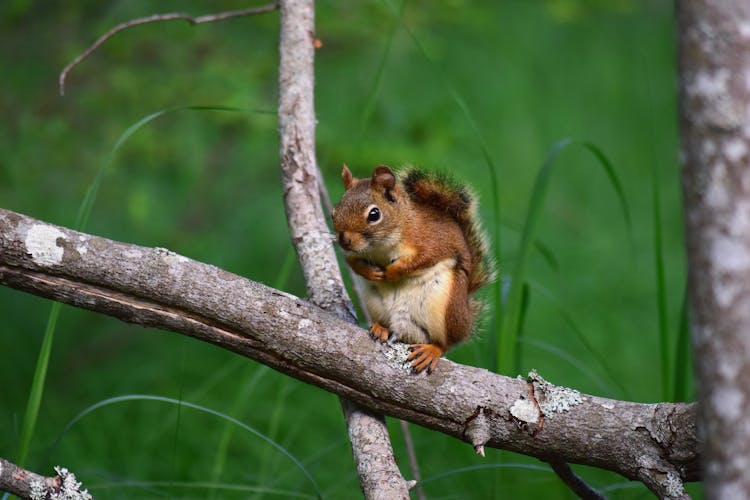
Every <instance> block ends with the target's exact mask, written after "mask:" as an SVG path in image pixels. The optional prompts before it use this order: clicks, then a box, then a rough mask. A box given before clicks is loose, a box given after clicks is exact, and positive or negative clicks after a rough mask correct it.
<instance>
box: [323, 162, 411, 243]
mask: <svg viewBox="0 0 750 500" xmlns="http://www.w3.org/2000/svg"><path fill="white" fill-rule="evenodd" d="M341 180H342V181H343V182H344V188H345V189H346V191H345V192H344V195H343V196H342V197H341V201H340V202H339V204H338V205H336V207H335V208H334V209H333V226H334V228H335V229H336V236H337V238H338V241H339V244H340V245H341V248H343V249H344V250H345V251H347V252H353V253H364V254H367V253H373V254H377V253H379V252H380V251H383V250H387V249H388V248H390V247H392V246H393V245H395V244H396V243H397V242H398V239H399V237H400V233H401V225H402V224H403V221H404V217H405V216H406V212H405V211H406V210H408V206H407V204H408V201H407V200H408V198H407V197H406V196H405V195H404V192H403V189H402V188H401V187H400V186H399V185H398V183H397V182H396V176H395V175H394V174H393V172H392V171H391V169H390V168H388V167H386V166H385V165H378V166H377V167H375V170H374V171H373V173H372V177H371V178H369V179H357V178H355V177H352V173H351V172H350V171H349V169H348V168H347V166H346V165H344V168H343V170H342V171H341Z"/></svg>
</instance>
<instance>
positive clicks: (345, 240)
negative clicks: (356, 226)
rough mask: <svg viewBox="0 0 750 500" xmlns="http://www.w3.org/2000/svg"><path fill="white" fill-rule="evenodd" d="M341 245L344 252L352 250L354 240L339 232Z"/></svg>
mask: <svg viewBox="0 0 750 500" xmlns="http://www.w3.org/2000/svg"><path fill="white" fill-rule="evenodd" d="M339 245H341V248H343V249H344V250H350V249H351V247H352V240H351V238H349V237H348V236H347V235H346V233H345V232H344V231H339Z"/></svg>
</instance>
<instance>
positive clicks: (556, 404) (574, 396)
mask: <svg viewBox="0 0 750 500" xmlns="http://www.w3.org/2000/svg"><path fill="white" fill-rule="evenodd" d="M528 380H529V381H531V382H536V383H538V384H539V389H540V390H541V397H540V396H537V400H539V409H540V410H541V411H542V414H543V415H544V416H547V417H549V416H552V415H554V414H556V413H563V412H566V411H569V410H570V409H571V408H573V407H574V406H577V405H579V404H581V403H582V402H583V396H581V393H580V392H578V391H576V390H575V389H570V388H568V387H560V386H557V385H554V384H550V383H549V382H547V381H546V380H544V379H543V378H542V376H541V375H539V374H538V373H537V372H536V370H531V371H530V372H529V376H528Z"/></svg>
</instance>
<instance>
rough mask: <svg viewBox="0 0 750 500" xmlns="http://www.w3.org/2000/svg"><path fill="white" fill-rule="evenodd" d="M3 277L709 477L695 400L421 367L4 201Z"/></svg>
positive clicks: (312, 317)
mask: <svg viewBox="0 0 750 500" xmlns="http://www.w3.org/2000/svg"><path fill="white" fill-rule="evenodd" d="M0 283H1V284H4V285H7V286H10V287H13V288H17V289H20V290H24V291H27V292H30V293H33V294H36V295H40V296H44V297H49V298H52V299H55V300H59V301H62V302H65V303H67V304H72V305H76V306H78V307H82V308H85V309H90V310H93V311H98V312H101V313H104V314H108V315H111V316H115V317H117V318H120V319H122V320H124V321H128V322H131V323H137V324H142V325H146V326H153V327H157V328H162V329H167V330H172V331H176V332H179V333H183V334H186V335H190V336H192V337H195V338H198V339H200V340H203V341H206V342H210V343H212V344H215V345H218V346H221V347H223V348H226V349H229V350H232V351H234V352H237V353H240V354H242V355H245V356H248V357H251V358H253V359H256V360H258V361H260V362H262V363H265V364H267V365H269V366H271V367H273V368H275V369H277V370H279V371H282V372H284V373H287V374H289V375H292V376H294V377H296V378H298V379H300V380H303V381H305V382H308V383H311V384H314V385H317V386H318V387H322V388H323V389H325V390H328V391H331V392H334V393H336V394H338V395H340V396H344V397H346V398H347V399H350V400H353V401H355V402H357V403H359V404H361V405H363V406H365V407H367V408H371V409H373V410H375V411H377V412H379V413H384V414H388V415H392V416H395V417H398V418H402V419H405V420H408V421H410V422H413V423H415V424H418V425H422V426H424V427H428V428H431V429H434V430H437V431H439V432H443V433H445V434H448V435H451V436H454V437H456V438H458V439H462V440H464V441H467V442H469V443H470V444H472V445H473V446H490V447H496V448H502V449H507V450H511V451H515V452H518V453H523V454H526V455H531V456H535V457H539V458H540V459H542V460H546V461H552V460H555V461H563V462H569V463H579V464H585V465H590V466H594V467H600V468H603V469H608V470H612V471H615V472H619V473H620V474H622V475H623V476H625V477H627V478H630V479H635V480H639V481H643V482H644V483H645V484H646V485H647V486H648V487H649V488H650V489H651V490H652V491H654V492H655V493H657V494H658V495H660V496H677V495H674V493H679V492H680V490H679V489H678V486H680V485H681V484H682V482H683V481H695V480H698V479H699V478H700V471H699V468H698V452H697V447H698V446H697V439H696V434H695V405H693V404H683V403H675V404H673V403H658V404H640V403H631V402H625V401H616V400H611V399H604V398H598V397H595V396H589V395H584V394H579V393H577V392H576V391H573V390H571V389H566V388H562V387H556V386H554V385H552V384H549V383H547V382H544V381H542V380H541V378H540V377H538V376H532V377H530V379H529V380H528V381H527V380H519V379H512V378H508V377H503V376H499V375H496V374H493V373H490V372H488V371H486V370H482V369H478V368H472V367H469V366H463V365H459V364H456V363H453V362H451V361H448V360H441V361H440V362H439V364H438V366H437V368H436V370H435V372H434V373H433V374H432V375H429V376H428V375H425V374H422V375H413V374H412V373H411V370H410V369H409V367H408V363H405V357H406V353H407V352H406V350H405V349H402V348H400V346H399V345H396V346H394V347H390V346H387V345H380V344H376V343H374V342H372V340H371V339H370V338H369V336H368V335H367V333H366V332H365V331H364V330H362V329H360V328H358V327H357V326H355V325H352V324H350V323H347V322H344V321H341V320H340V319H338V318H337V317H336V316H335V315H333V314H331V313H328V312H325V311H323V310H321V309H320V308H319V307H316V306H314V305H312V304H310V303H309V302H307V301H304V300H301V299H298V298H296V297H293V296H291V295H288V294H286V293H284V292H280V291H278V290H274V289H271V288H268V287H266V286H263V285H261V284H258V283H255V282H252V281H249V280H246V279H244V278H242V277H240V276H236V275H233V274H230V273H228V272H226V271H223V270H221V269H218V268H216V267H213V266H209V265H206V264H202V263H199V262H196V261H193V260H190V259H188V258H186V257H182V256H180V255H177V254H174V253H172V252H169V251H167V250H164V249H151V248H144V247H138V246H136V245H131V244H126V243H118V242H114V241H110V240H106V239H104V238H99V237H95V236H90V235H87V234H83V233H78V232H75V231H72V230H69V229H65V228H61V227H57V226H52V225H48V224H45V223H43V222H40V221H38V220H35V219H32V218H30V217H26V216H23V215H21V214H17V213H14V212H10V211H7V210H2V209H0ZM529 385H532V386H533V390H532V391H529ZM467 453H473V451H472V450H471V448H470V447H467ZM670 492H671V493H672V494H671V495H670V494H669V493H670ZM683 493H684V491H683Z"/></svg>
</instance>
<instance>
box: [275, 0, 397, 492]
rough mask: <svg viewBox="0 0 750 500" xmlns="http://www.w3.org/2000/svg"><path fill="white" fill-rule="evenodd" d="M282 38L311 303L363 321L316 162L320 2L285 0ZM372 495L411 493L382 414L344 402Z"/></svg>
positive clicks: (288, 158)
mask: <svg viewBox="0 0 750 500" xmlns="http://www.w3.org/2000/svg"><path fill="white" fill-rule="evenodd" d="M280 8H281V28H280V44H279V149H280V156H281V172H282V185H283V189H284V206H285V208H286V215H287V222H288V225H289V232H290V234H291V237H292V243H293V245H294V248H295V249H296V251H297V256H298V257H299V261H300V265H301V267H302V272H303V274H304V277H305V284H306V285H307V293H308V297H309V299H310V302H312V303H313V304H315V305H317V306H319V307H321V308H323V309H325V310H326V311H330V312H332V313H334V314H335V315H336V316H338V317H339V318H340V319H342V320H344V321H348V322H349V323H354V324H356V318H355V316H354V308H353V307H352V304H351V301H350V300H349V296H348V295H347V293H346V288H345V287H344V282H343V280H342V279H341V271H340V270H339V266H338V262H337V261H336V254H335V252H334V250H333V247H332V246H331V235H330V232H329V231H328V227H327V226H326V223H325V218H324V216H323V208H322V206H321V204H320V198H319V193H320V189H319V184H318V183H319V182H320V179H318V168H317V164H316V161H315V107H314V101H313V97H314V93H313V88H314V60H315V47H314V38H315V5H314V2H313V0H282V1H281V3H280ZM341 406H342V409H343V411H344V416H345V418H346V424H347V427H348V429H349V438H350V442H351V445H352V452H353V454H354V463H355V464H356V466H357V472H358V473H359V480H360V487H361V488H362V491H363V493H364V495H365V497H366V498H369V499H376V498H388V499H396V498H408V497H409V493H408V489H407V485H406V481H404V478H403V477H402V476H401V472H400V471H399V469H398V465H397V464H396V459H395V456H394V454H393V449H392V447H391V441H390V438H389V436H388V428H387V427H386V425H385V418H384V417H383V416H382V415H378V414H375V413H372V412H371V411H369V410H367V409H365V408H362V407H361V406H360V405H358V404H357V403H355V402H351V401H345V400H342V401H341Z"/></svg>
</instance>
